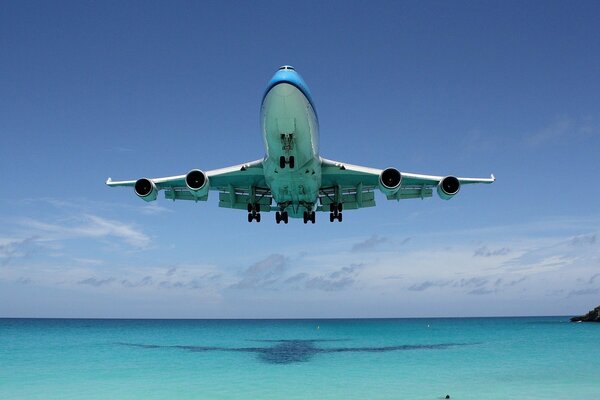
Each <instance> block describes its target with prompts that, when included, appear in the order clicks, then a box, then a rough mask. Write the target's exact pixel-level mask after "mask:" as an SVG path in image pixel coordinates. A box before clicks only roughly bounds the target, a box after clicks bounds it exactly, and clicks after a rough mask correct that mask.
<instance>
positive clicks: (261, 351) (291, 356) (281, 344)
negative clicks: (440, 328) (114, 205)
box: [117, 339, 474, 364]
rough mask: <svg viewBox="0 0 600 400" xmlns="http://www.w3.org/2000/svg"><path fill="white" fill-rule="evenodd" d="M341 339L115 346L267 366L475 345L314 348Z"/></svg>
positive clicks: (443, 344) (124, 344)
mask: <svg viewBox="0 0 600 400" xmlns="http://www.w3.org/2000/svg"><path fill="white" fill-rule="evenodd" d="M343 341H345V340H343V339H331V340H326V339H317V340H300V339H297V340H296V339H285V340H256V342H264V343H272V345H271V346H256V347H255V346H252V347H219V346H192V345H158V344H138V343H123V342H118V343H117V344H118V345H122V346H129V347H137V348H142V349H179V350H187V351H191V352H195V353H200V352H209V351H225V352H240V353H256V354H257V356H258V358H259V359H260V360H261V361H263V362H266V363H269V364H291V363H297V362H306V361H310V360H311V359H312V357H313V356H315V355H317V354H333V353H349V352H354V353H383V352H389V351H407V350H444V349H448V348H450V347H457V346H468V345H472V344H474V343H434V344H403V345H396V346H379V347H378V346H375V347H317V346H316V344H317V343H320V342H343Z"/></svg>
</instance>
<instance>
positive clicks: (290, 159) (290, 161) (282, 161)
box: [279, 156, 296, 169]
mask: <svg viewBox="0 0 600 400" xmlns="http://www.w3.org/2000/svg"><path fill="white" fill-rule="evenodd" d="M286 164H287V165H289V166H290V168H294V165H295V164H296V160H295V159H294V156H289V157H288V159H286V158H285V156H281V157H279V168H281V169H284V168H285V166H286Z"/></svg>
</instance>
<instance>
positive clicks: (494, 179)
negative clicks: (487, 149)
mask: <svg viewBox="0 0 600 400" xmlns="http://www.w3.org/2000/svg"><path fill="white" fill-rule="evenodd" d="M490 178H492V181H494V182H496V177H495V176H494V174H491V175H490Z"/></svg>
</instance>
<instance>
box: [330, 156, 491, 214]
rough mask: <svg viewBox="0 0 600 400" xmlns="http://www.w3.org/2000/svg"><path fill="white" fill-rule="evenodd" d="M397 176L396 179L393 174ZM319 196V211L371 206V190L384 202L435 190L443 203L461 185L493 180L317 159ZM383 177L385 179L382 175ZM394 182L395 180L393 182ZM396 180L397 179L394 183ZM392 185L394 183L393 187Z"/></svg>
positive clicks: (415, 196)
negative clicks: (336, 205)
mask: <svg viewBox="0 0 600 400" xmlns="http://www.w3.org/2000/svg"><path fill="white" fill-rule="evenodd" d="M394 171H395V173H398V174H399V175H398V176H396V175H395V173H394ZM384 173H388V174H391V178H390V179H391V180H390V181H389V182H390V185H389V186H387V187H386V185H385V184H383V183H382V180H383V179H382V176H386V175H383V174H384ZM321 175H322V181H321V194H320V201H321V205H322V206H323V207H322V209H323V210H328V209H329V208H328V207H325V206H328V205H329V204H331V203H340V202H341V203H343V205H344V209H356V208H362V207H372V206H374V205H375V196H374V191H375V189H379V190H381V191H382V192H383V193H384V194H385V195H386V197H387V199H388V200H402V199H414V198H420V199H423V198H425V197H431V196H432V194H433V189H434V188H435V189H436V190H437V192H438V194H439V195H440V197H441V198H442V199H444V200H448V199H450V198H452V196H454V195H455V194H456V193H458V190H459V189H460V187H461V186H462V185H465V184H474V183H487V184H489V183H493V182H494V181H495V180H496V178H495V177H494V175H491V176H490V178H463V177H453V176H437V175H423V174H414V173H410V172H400V171H397V170H395V169H394V168H388V169H385V170H383V169H377V168H369V167H363V166H360V165H352V164H347V163H343V162H339V161H333V160H327V159H324V158H321ZM386 177H387V176H386ZM394 179H396V180H394ZM398 179H399V180H398ZM394 183H398V184H397V185H396V184H394Z"/></svg>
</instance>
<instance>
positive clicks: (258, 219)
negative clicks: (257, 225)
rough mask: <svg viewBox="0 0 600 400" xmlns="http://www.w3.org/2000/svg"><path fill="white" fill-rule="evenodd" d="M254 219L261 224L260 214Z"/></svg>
mask: <svg viewBox="0 0 600 400" xmlns="http://www.w3.org/2000/svg"><path fill="white" fill-rule="evenodd" d="M254 218H256V222H260V214H256V216H255V217H254Z"/></svg>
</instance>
